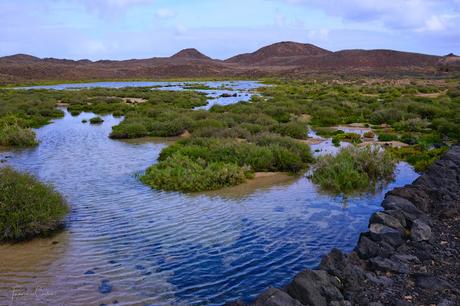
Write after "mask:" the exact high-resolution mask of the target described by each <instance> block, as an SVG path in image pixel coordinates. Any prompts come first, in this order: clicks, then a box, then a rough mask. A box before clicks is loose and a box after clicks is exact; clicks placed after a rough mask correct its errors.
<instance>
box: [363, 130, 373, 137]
mask: <svg viewBox="0 0 460 306" xmlns="http://www.w3.org/2000/svg"><path fill="white" fill-rule="evenodd" d="M363 136H364V138H374V137H375V134H374V132H372V131H367V132H366V133H364V135H363Z"/></svg>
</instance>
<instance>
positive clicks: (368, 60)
mask: <svg viewBox="0 0 460 306" xmlns="http://www.w3.org/2000/svg"><path fill="white" fill-rule="evenodd" d="M459 63H460V61H459V59H458V57H456V56H454V55H451V54H449V56H437V55H428V54H421V53H415V52H404V51H397V50H389V49H375V50H363V49H349V50H340V51H335V52H333V51H329V50H326V49H323V48H320V47H318V46H315V45H313V44H308V43H298V42H292V41H283V42H278V43H274V44H271V45H268V46H264V47H262V48H260V49H258V50H256V51H254V52H252V53H244V54H238V55H235V56H233V57H230V58H228V59H225V60H218V59H212V58H210V57H208V56H207V55H205V54H203V53H201V52H200V51H198V50H197V49H194V48H187V49H183V50H181V51H179V52H177V53H175V54H174V55H172V56H170V57H152V58H147V59H129V60H98V61H90V60H87V59H80V60H68V59H56V58H38V57H35V56H32V55H28V54H15V55H9V56H4V57H0V84H14V83H16V84H17V83H24V82H39V81H58V80H67V81H72V80H83V79H85V80H93V79H135V78H143V79H147V78H148V79H160V78H178V77H180V78H181V77H183V78H196V77H249V78H257V77H264V76H305V75H311V74H331V73H332V74H334V73H344V72H345V73H347V72H353V73H368V74H399V73H401V72H402V73H422V74H436V73H446V72H451V71H459V70H460V68H459V67H460V65H459Z"/></svg>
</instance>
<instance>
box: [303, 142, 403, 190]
mask: <svg viewBox="0 0 460 306" xmlns="http://www.w3.org/2000/svg"><path fill="white" fill-rule="evenodd" d="M394 169H395V162H394V161H393V159H392V158H391V156H390V154H389V153H387V152H386V151H382V150H381V149H380V148H377V147H374V148H372V147H370V146H369V147H366V148H357V147H354V146H350V147H347V148H344V149H342V150H340V152H339V153H338V154H337V155H335V156H333V155H325V156H323V157H320V158H319V159H318V161H317V162H316V164H315V168H314V172H313V175H312V176H311V179H312V181H313V182H314V183H316V184H318V185H320V186H321V187H322V188H323V189H325V190H329V191H332V192H335V193H350V192H353V191H365V190H368V189H370V188H372V187H373V188H375V186H376V185H377V184H378V183H379V182H383V181H389V180H391V179H392V178H393V172H394Z"/></svg>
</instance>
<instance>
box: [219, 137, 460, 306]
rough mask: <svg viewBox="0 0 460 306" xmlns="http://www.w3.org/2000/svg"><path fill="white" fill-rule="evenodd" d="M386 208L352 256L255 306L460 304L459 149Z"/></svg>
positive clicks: (336, 255)
mask: <svg viewBox="0 0 460 306" xmlns="http://www.w3.org/2000/svg"><path fill="white" fill-rule="evenodd" d="M382 208H383V210H382V211H379V212H376V213H374V214H373V215H372V216H371V217H370V220H369V230H368V232H364V233H361V235H360V238H359V241H358V243H357V246H356V247H355V249H354V250H353V251H352V252H351V253H349V254H344V253H342V252H341V251H340V250H338V249H333V250H332V251H331V252H330V253H329V254H327V255H326V256H324V257H323V258H322V261H321V264H320V265H319V266H318V267H317V268H315V269H313V270H311V269H306V270H304V271H302V272H300V273H298V274H297V275H296V276H295V277H294V279H293V280H292V281H291V282H290V283H289V284H287V285H286V286H285V287H284V288H281V289H278V288H269V289H268V290H266V291H265V292H264V293H262V294H261V295H260V296H259V297H258V298H257V299H256V300H255V301H254V302H253V303H251V304H250V305H271V306H285V305H292V306H300V305H344V306H345V305H350V306H351V305H373V306H380V305H402V306H403V305H414V304H415V305H421V304H424V305H442V306H449V305H459V304H460V289H458V288H460V265H459V264H458V262H459V261H460V234H459V233H460V144H457V145H455V146H453V147H452V148H451V149H450V150H449V151H448V152H447V153H446V154H445V155H444V156H443V157H442V158H441V159H440V160H438V161H436V162H435V163H434V164H433V165H432V166H430V167H429V168H428V170H427V171H426V172H425V173H424V174H423V175H422V176H420V177H419V178H418V179H416V180H415V181H414V182H413V183H412V184H409V185H406V186H405V187H401V188H396V189H393V190H392V191H390V192H388V193H387V194H386V195H385V199H384V201H383V202H382ZM227 305H233V306H241V305H247V304H245V303H243V302H239V301H237V302H229V303H227Z"/></svg>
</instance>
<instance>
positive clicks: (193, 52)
mask: <svg viewBox="0 0 460 306" xmlns="http://www.w3.org/2000/svg"><path fill="white" fill-rule="evenodd" d="M170 58H175V59H191V60H210V59H211V58H210V57H208V56H206V55H204V54H203V53H201V52H200V51H198V50H197V49H194V48H189V49H184V50H181V51H179V52H177V53H176V54H174V55H173V56H171V57H170Z"/></svg>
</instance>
